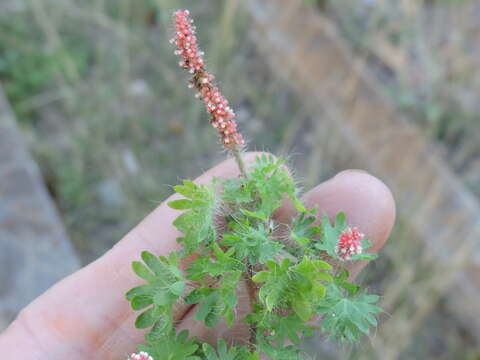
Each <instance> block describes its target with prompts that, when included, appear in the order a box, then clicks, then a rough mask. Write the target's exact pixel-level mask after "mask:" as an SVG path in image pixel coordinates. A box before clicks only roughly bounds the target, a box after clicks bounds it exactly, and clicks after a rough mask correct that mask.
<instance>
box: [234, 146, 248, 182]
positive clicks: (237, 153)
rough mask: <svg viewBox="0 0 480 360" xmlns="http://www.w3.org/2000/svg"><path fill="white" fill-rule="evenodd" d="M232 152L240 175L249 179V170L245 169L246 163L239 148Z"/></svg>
mask: <svg viewBox="0 0 480 360" xmlns="http://www.w3.org/2000/svg"><path fill="white" fill-rule="evenodd" d="M231 151H232V155H233V157H234V159H235V162H236V163H237V165H238V168H239V169H240V174H241V175H242V176H243V177H245V178H246V177H247V170H246V168H245V162H244V161H243V159H242V154H241V153H240V150H238V147H237V146H235V147H234V148H233V149H232V150H231Z"/></svg>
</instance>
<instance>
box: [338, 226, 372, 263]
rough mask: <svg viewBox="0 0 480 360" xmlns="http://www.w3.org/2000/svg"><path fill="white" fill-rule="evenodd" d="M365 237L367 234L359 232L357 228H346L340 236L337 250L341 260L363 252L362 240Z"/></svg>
mask: <svg viewBox="0 0 480 360" xmlns="http://www.w3.org/2000/svg"><path fill="white" fill-rule="evenodd" d="M364 237H365V235H364V234H362V233H361V232H359V231H358V229H357V228H355V227H354V228H350V227H348V228H346V229H345V230H344V231H343V232H342V233H341V234H340V236H339V237H338V243H337V246H336V247H335V252H336V253H337V255H338V256H339V257H340V259H341V260H344V261H347V260H350V259H351V258H352V256H353V255H356V254H361V253H362V251H363V249H362V244H361V241H362V239H363V238H364Z"/></svg>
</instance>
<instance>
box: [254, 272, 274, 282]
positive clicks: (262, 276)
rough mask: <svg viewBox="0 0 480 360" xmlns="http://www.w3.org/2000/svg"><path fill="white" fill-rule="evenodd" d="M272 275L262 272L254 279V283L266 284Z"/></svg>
mask: <svg viewBox="0 0 480 360" xmlns="http://www.w3.org/2000/svg"><path fill="white" fill-rule="evenodd" d="M269 275H270V273H269V272H268V271H260V272H258V273H256V274H255V275H254V276H253V277H252V281H253V282H256V283H261V282H265V281H267V280H268V278H269Z"/></svg>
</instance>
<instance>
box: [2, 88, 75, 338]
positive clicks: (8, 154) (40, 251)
mask: <svg viewBox="0 0 480 360" xmlns="http://www.w3.org/2000/svg"><path fill="white" fill-rule="evenodd" d="M0 179H1V180H0V199H2V201H1V202H0V331H1V330H3V329H4V328H6V327H7V326H8V324H9V323H10V322H11V321H12V320H13V319H14V318H15V316H16V315H17V314H18V312H19V311H20V310H21V309H22V308H23V307H25V306H26V305H27V304H28V303H30V302H31V301H32V300H33V299H35V297H37V296H38V295H40V294H41V293H43V292H44V291H45V290H47V289H48V288H49V287H50V286H52V285H53V284H54V283H56V282H57V281H58V280H60V279H62V278H63V277H65V276H66V275H68V274H70V273H72V272H73V271H75V270H76V269H78V268H79V267H80V262H79V260H78V258H77V255H76V254H75V252H74V249H73V247H72V245H71V243H70V240H69V238H68V236H67V234H66V232H65V229H64V227H63V224H62V222H61V220H60V218H59V215H58V213H57V210H56V208H55V205H54V203H53V201H52V199H51V198H50V196H49V194H48V192H47V189H46V187H45V184H44V183H43V180H42V177H41V173H40V171H39V169H38V166H37V164H36V163H35V161H34V160H33V158H32V157H31V155H30V154H29V152H28V150H27V147H26V145H25V143H24V141H23V139H22V135H21V133H20V131H19V130H18V129H17V127H16V123H15V119H14V115H13V113H12V111H11V109H10V107H9V105H8V103H7V101H6V99H5V97H4V95H3V92H2V90H1V89H0Z"/></svg>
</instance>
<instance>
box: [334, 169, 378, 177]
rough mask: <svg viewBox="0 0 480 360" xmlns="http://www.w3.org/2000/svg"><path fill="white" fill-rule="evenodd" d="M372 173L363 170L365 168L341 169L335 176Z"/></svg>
mask: <svg viewBox="0 0 480 360" xmlns="http://www.w3.org/2000/svg"><path fill="white" fill-rule="evenodd" d="M355 173H357V174H370V173H369V172H368V171H366V170H363V169H347V170H343V171H340V172H339V173H338V174H337V175H335V177H337V176H340V175H348V174H355Z"/></svg>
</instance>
